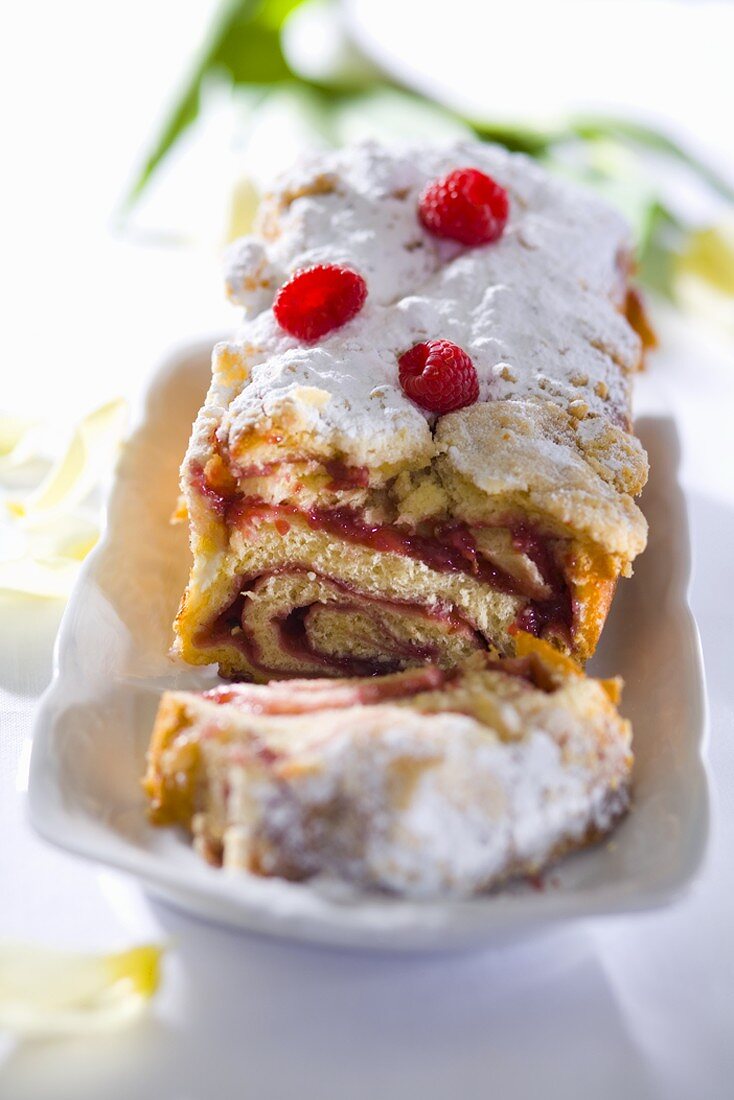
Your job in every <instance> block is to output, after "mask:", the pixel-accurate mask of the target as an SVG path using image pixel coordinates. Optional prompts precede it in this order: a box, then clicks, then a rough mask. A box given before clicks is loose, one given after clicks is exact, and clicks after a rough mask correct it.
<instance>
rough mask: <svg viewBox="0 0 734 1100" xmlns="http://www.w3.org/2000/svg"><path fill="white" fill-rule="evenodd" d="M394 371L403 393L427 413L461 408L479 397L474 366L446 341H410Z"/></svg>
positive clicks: (457, 348)
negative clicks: (408, 349) (410, 346)
mask: <svg viewBox="0 0 734 1100" xmlns="http://www.w3.org/2000/svg"><path fill="white" fill-rule="evenodd" d="M398 370H399V375H400V385H401V386H402V387H403V392H404V393H405V394H407V396H408V397H410V398H411V399H412V400H413V401H415V403H416V404H417V405H420V406H421V408H423V409H427V410H428V411H429V412H433V413H440V414H443V413H447V412H452V411H453V410H454V409H463V408H464V406H465V405H473V404H474V402H475V401H476V399H477V398H478V397H479V379H478V378H477V371H476V367H475V366H474V364H473V363H472V361H471V359H470V358H469V356H468V355H467V354H466V352H465V351H463V350H462V348H459V347H457V346H456V344H452V343H451V342H450V341H449V340H428V341H427V342H426V343H425V344H414V345H413V347H412V348H411V349H410V351H406V352H405V353H404V354H403V355H401V356H400V358H399V359H398Z"/></svg>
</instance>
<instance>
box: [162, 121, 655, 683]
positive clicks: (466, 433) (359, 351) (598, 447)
mask: <svg viewBox="0 0 734 1100" xmlns="http://www.w3.org/2000/svg"><path fill="white" fill-rule="evenodd" d="M629 272H630V251H629V240H628V231H627V227H626V225H625V223H624V222H623V221H622V219H621V218H620V217H619V216H618V215H617V214H616V213H615V212H614V211H613V210H611V209H610V208H609V207H608V206H607V205H606V204H605V203H603V202H602V201H601V200H599V199H598V198H597V197H595V196H593V195H591V194H588V193H586V192H585V191H584V190H582V189H580V188H577V187H576V186H573V185H571V184H570V183H567V182H566V181H562V180H558V179H554V178H552V177H551V176H549V175H548V174H547V173H546V172H545V171H544V170H542V169H541V168H540V167H538V166H537V165H536V164H534V163H533V162H531V161H529V160H528V159H526V158H524V157H522V156H518V155H512V154H509V153H507V152H505V151H504V150H501V149H499V148H496V147H492V146H487V145H481V144H475V143H464V144H457V145H455V146H452V147H450V148H447V149H438V148H432V147H428V148H426V147H419V148H414V149H409V150H403V151H394V150H390V149H384V148H381V147H378V146H375V145H370V144H368V145H364V146H358V147H356V148H351V149H347V150H343V151H340V152H336V153H330V154H326V155H323V156H320V157H318V158H315V159H313V160H308V161H306V162H304V163H302V164H301V165H300V166H299V167H297V168H296V169H294V170H293V172H292V173H291V174H290V175H288V176H287V177H286V178H284V179H281V180H280V182H279V183H278V184H277V186H276V187H275V188H274V189H273V191H272V192H271V193H270V195H268V196H267V197H266V199H265V201H264V203H263V206H262V209H261V212H260V215H259V220H258V224H257V232H256V234H255V235H253V236H251V237H248V238H245V239H244V240H242V241H240V242H238V243H237V244H236V245H234V246H233V249H232V251H231V254H230V260H229V265H228V274H227V289H228V293H229V295H230V297H231V298H232V299H233V300H234V301H235V302H236V303H238V304H239V305H241V306H242V307H244V310H245V314H246V317H245V320H244V322H243V324H242V326H241V328H240V330H239V331H238V333H237V335H236V337H235V339H233V340H232V341H230V342H226V343H222V344H219V345H217V347H216V348H215V350H214V354H213V378H212V383H211V387H210V390H209V393H208V395H207V398H206V402H205V404H204V406H203V408H202V410H201V412H200V414H199V416H198V419H197V421H196V424H195V426H194V431H193V435H192V439H191V443H190V446H189V449H188V453H187V455H186V458H185V461H184V464H183V468H182V492H183V500H184V503H185V508H186V511H187V512H188V517H189V522H190V528H191V547H192V551H193V567H192V570H191V577H190V581H189V585H188V589H187V592H186V594H185V597H184V600H183V602H182V606H181V610H180V614H179V616H178V619H177V622H176V631H177V636H178V641H177V646H178V650H179V652H180V653H181V654H182V655H183V657H184V658H185V659H186V660H187V661H190V662H193V663H209V662H217V663H218V664H219V666H220V668H221V670H222V672H223V673H225V674H228V675H234V676H240V677H249V678H253V679H256V680H267V679H271V678H279V677H289V676H307V677H308V676H333V675H344V676H355V675H356V676H360V675H365V674H371V673H377V672H390V671H394V670H397V669H401V668H406V667H412V666H418V665H422V664H424V663H425V662H426V661H430V662H433V663H436V664H438V665H439V666H441V667H446V668H448V667H452V666H454V665H455V664H456V663H457V662H459V661H461V660H463V659H465V658H466V657H467V656H468V655H469V654H471V653H472V652H473V651H475V650H483V649H489V650H491V651H493V652H497V653H499V654H501V655H505V656H511V655H512V654H513V653H514V650H515V638H516V635H517V632H518V630H523V631H526V632H530V633H531V634H534V635H536V636H538V637H540V638H543V639H545V640H547V641H548V642H550V643H551V644H552V645H553V646H555V647H556V648H558V649H559V650H561V651H563V652H565V653H568V654H571V655H573V656H574V657H575V658H576V659H578V660H584V659H585V658H586V657H588V656H589V655H590V654H591V653H592V652H593V650H594V647H595V646H596V643H597V640H598V637H599V634H600V631H601V628H602V625H603V623H604V619H605V616H606V614H607V611H608V608H609V604H610V601H611V598H612V595H613V592H614V588H615V584H616V582H617V579H618V577H619V576H620V575H622V576H626V575H629V573H630V571H631V563H632V561H633V559H634V558H635V556H636V555H637V554H638V553H639V552H640V551H641V550H642V549H643V548H644V545H645V540H646V525H645V520H644V518H643V516H642V513H641V512H640V510H639V508H638V507H637V505H636V504H635V502H634V499H633V498H634V496H635V495H636V494H638V493H639V492H640V491H641V489H642V486H643V484H644V482H645V479H646V476H647V462H646V457H645V454H644V451H643V449H642V447H641V445H640V443H639V442H638V440H637V439H636V438H635V436H634V435H633V434H632V425H631V419H630V386H631V377H632V375H633V373H634V372H635V371H636V370H637V369H638V368H639V366H640V362H641V357H642V354H643V350H644V347H643V345H644V343H645V339H646V338H647V336H648V332H647V329H646V328H645V325H644V323H643V321H644V318H643V316H642V314H641V311H640V307H639V300H638V298H637V297H636V296H635V295H634V294H633V293H632V292H631V291H630V290H629V287H628V277H629ZM640 334H642V336H641V335H640ZM643 337H645V339H643Z"/></svg>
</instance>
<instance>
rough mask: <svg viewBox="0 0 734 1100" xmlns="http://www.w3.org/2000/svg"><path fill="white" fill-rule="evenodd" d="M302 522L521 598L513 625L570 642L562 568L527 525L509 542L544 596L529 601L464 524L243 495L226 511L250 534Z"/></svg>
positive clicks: (567, 593) (567, 594)
mask: <svg viewBox="0 0 734 1100" xmlns="http://www.w3.org/2000/svg"><path fill="white" fill-rule="evenodd" d="M294 519H297V520H300V521H305V522H306V523H307V524H308V526H309V527H310V528H311V529H312V530H314V531H325V532H326V533H327V534H330V535H333V536H334V537H335V538H338V539H341V540H343V541H345V542H351V543H354V544H355V545H358V546H364V547H368V548H369V549H371V550H376V551H378V552H381V553H384V552H389V553H396V554H403V555H404V556H406V557H409V558H412V559H414V560H417V561H422V562H423V563H424V564H425V565H427V566H428V567H429V568H430V569H433V570H435V571H436V572H438V573H457V572H458V573H466V574H467V575H468V576H471V577H474V578H476V580H478V581H481V582H482V583H484V584H487V585H489V586H490V587H491V588H493V589H494V590H495V591H497V592H504V593H506V594H507V595H510V596H518V597H525V598H526V599H527V600H528V603H527V605H526V607H524V608H523V609H522V611H521V612H520V613H519V616H518V619H517V623H516V626H517V628H518V629H521V630H525V631H527V633H529V634H533V635H535V637H543V636H545V635H547V634H549V633H552V634H555V635H557V636H559V637H560V638H562V639H563V640H564V641H566V642H567V643H569V644H570V642H571V639H572V632H573V602H572V599H571V593H570V590H569V587H568V584H567V583H566V579H565V576H564V574H563V570H562V568H561V567H560V566H559V564H558V562H557V560H556V557H555V555H554V553H553V550H552V547H551V545H550V543H549V540H548V539H546V538H544V537H543V536H542V535H541V534H540V533H539V532H537V531H535V530H533V529H532V528H531V527H530V526H529V525H526V524H518V525H516V526H515V527H513V528H512V529H511V530H510V534H511V538H512V544H513V546H514V548H515V549H516V550H517V551H518V553H520V554H524V555H525V556H526V557H527V558H529V559H530V561H532V562H533V564H534V565H535V567H536V568H537V570H538V573H539V574H540V576H541V578H542V579H543V582H544V584H545V586H546V587H547V589H549V590H550V595H549V596H548V597H547V598H545V599H534V598H533V597H532V596H530V595H529V594H528V592H527V588H526V586H524V585H523V584H522V582H521V581H520V580H519V579H518V578H517V577H514V576H512V574H511V573H508V572H507V571H506V570H503V569H501V568H500V567H499V566H498V565H496V564H495V563H494V562H492V561H490V560H489V559H488V558H486V557H484V556H483V555H482V554H481V553H480V551H479V549H478V547H477V544H476V541H475V538H474V536H473V534H472V532H471V530H470V528H469V527H468V526H467V525H466V524H462V523H453V524H438V525H436V526H435V527H434V528H433V530H431V531H428V532H426V533H418V532H414V531H409V530H405V529H402V528H400V527H397V526H395V525H394V524H370V523H368V522H366V520H365V519H364V518H363V517H362V516H360V515H359V514H358V513H356V512H355V511H353V510H352V509H350V508H333V509H318V508H311V509H309V510H307V511H304V510H301V509H299V508H297V507H295V505H291V504H268V503H266V502H264V501H261V500H255V499H252V498H243V499H241V500H238V501H235V502H233V503H232V504H231V505H230V507H229V508H228V511H227V522H228V524H229V525H230V526H234V527H237V528H238V529H239V530H241V531H245V532H247V531H248V530H251V531H252V533H253V536H254V534H255V532H256V531H257V528H258V527H259V526H260V524H262V523H270V524H272V525H273V526H275V528H276V530H277V531H278V532H279V533H280V534H281V535H285V534H287V532H288V530H289V529H290V525H291V521H292V520H294Z"/></svg>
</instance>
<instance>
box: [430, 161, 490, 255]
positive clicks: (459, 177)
mask: <svg viewBox="0 0 734 1100" xmlns="http://www.w3.org/2000/svg"><path fill="white" fill-rule="evenodd" d="M419 212H420V219H421V221H422V222H423V225H424V226H425V227H426V229H427V230H428V232H429V233H433V235H434V236H435V237H450V238H451V240H453V241H461V243H462V244H468V245H477V244H489V242H490V241H496V240H497V238H498V237H500V236H501V235H502V231H503V229H504V228H505V225H506V224H507V217H508V214H509V212H510V203H509V200H508V198H507V192H506V191H505V189H504V187H500V185H499V184H498V183H496V182H495V181H494V180H493V179H492V178H491V176H485V174H484V172H478V171H477V169H476V168H458V169H457V170H456V171H455V172H451V173H450V174H449V175H448V176H445V177H444V178H443V179H440V180H434V181H433V183H429V184H428V186H427V187H426V189H425V191H424V192H423V194H422V195H421V198H420V204H419Z"/></svg>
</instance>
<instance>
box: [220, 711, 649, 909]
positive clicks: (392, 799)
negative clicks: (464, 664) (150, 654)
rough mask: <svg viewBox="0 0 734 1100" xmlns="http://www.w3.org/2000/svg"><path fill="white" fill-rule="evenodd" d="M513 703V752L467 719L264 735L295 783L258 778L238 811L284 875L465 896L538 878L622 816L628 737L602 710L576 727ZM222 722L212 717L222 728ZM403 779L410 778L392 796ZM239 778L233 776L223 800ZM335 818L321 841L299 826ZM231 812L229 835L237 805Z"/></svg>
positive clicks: (354, 715) (377, 722)
mask: <svg viewBox="0 0 734 1100" xmlns="http://www.w3.org/2000/svg"><path fill="white" fill-rule="evenodd" d="M529 696H530V698H532V699H534V698H537V696H538V693H537V692H529ZM526 701H527V700H526ZM516 703H517V700H516ZM516 703H515V704H510V703H509V702H508V703H506V704H505V709H510V710H513V711H515V716H516V719H517V724H518V725H519V726H520V727H521V728H522V731H523V732H522V735H518V737H517V739H516V740H511V741H503V740H502V739H501V738H500V737H498V736H497V734H496V733H495V731H494V730H493V729H491V728H489V727H487V726H485V725H482V724H480V723H479V722H477V721H476V720H475V719H474V718H472V717H470V716H468V715H461V714H457V713H452V712H445V713H440V714H422V713H420V712H416V711H413V710H412V709H411V708H410V705H407V706H403V707H400V708H398V707H395V706H390V705H381V706H375V707H369V708H367V707H354V708H349V709H346V710H343V711H340V712H339V713H338V714H336V713H335V712H328V711H325V712H323V713H322V714H321V715H319V717H318V720H317V719H316V718H315V717H314V716H311V717H310V718H309V719H307V720H298V719H297V720H295V721H294V720H292V719H291V720H287V719H286V720H283V721H282V722H281V723H280V725H281V727H282V728H281V729H280V730H276V727H277V726H278V723H277V722H273V723H271V726H272V728H271V729H270V730H268V731H265V730H263V731H262V732H261V736H263V737H264V738H265V743H267V744H268V745H271V746H273V747H275V748H276V749H277V751H279V752H283V753H285V755H286V757H291V758H292V760H293V766H292V767H291V766H290V765H288V766H286V768H285V772H284V774H286V775H292V776H293V777H294V778H293V779H289V780H288V781H287V783H286V785H284V784H283V781H282V779H281V778H280V777H279V776H278V774H277V769H276V774H274V775H273V776H272V777H271V776H269V775H268V776H264V775H262V774H261V775H260V778H259V779H258V780H257V781H255V780H254V779H253V780H252V781H250V782H248V785H247V790H246V796H247V797H246V799H245V801H244V802H243V805H245V804H246V805H247V807H252V806H253V805H256V806H257V812H256V814H255V818H254V819H253V820H254V821H256V822H257V824H256V826H255V827H256V828H257V829H258V831H260V830H262V831H264V833H265V834H266V835H268V836H270V837H272V838H278V839H277V840H276V844H277V847H278V849H279V850H280V851H281V853H283V854H284V855H285V857H286V862H287V863H292V862H293V861H294V860H295V865H296V866H298V867H300V868H302V869H303V870H308V871H309V872H318V871H321V872H328V873H331V874H336V875H339V876H343V877H345V878H347V879H351V880H352V881H354V882H358V883H361V884H363V885H367V886H370V885H372V886H374V885H378V886H380V887H383V888H384V887H387V888H390V889H393V890H395V891H396V892H398V893H401V894H405V895H408V896H413V897H424V898H425V897H436V896H440V895H442V894H452V895H455V896H461V895H469V894H471V893H474V892H476V891H478V890H482V889H485V888H486V887H487V886H488V885H490V884H492V883H493V882H495V881H497V880H499V879H501V878H502V877H503V876H505V875H506V874H507V873H508V872H510V871H517V870H518V869H525V870H530V869H539V868H541V867H542V866H543V865H544V864H545V863H546V862H547V861H548V859H549V858H550V857H551V856H552V855H553V853H554V852H555V851H556V850H557V849H558V848H559V847H560V846H561V845H564V844H567V843H577V844H578V843H581V842H582V841H583V839H584V837H585V835H586V833H587V830H588V829H589V827H590V826H593V827H594V828H595V829H596V830H598V831H599V832H606V831H608V830H609V828H610V827H611V826H612V824H613V823H614V820H615V818H616V817H617V816H618V814H619V812H620V811H621V810H622V809H623V808H624V807H625V805H626V779H627V773H628V767H629V756H628V742H627V737H628V734H627V728H626V726H625V725H624V724H623V723H621V722H620V721H619V720H618V719H613V718H606V717H605V716H604V715H603V714H602V713H601V712H600V711H597V712H596V713H595V714H594V715H593V717H592V716H591V715H590V716H588V717H586V718H580V717H578V716H576V715H575V714H574V713H573V710H572V709H567V708H566V707H564V706H562V705H558V704H555V703H554V702H553V701H552V700H543V701H542V703H540V704H539V703H533V702H531V703H530V705H529V706H527V707H524V706H523V705H522V703H520V706H519V707H518V706H516ZM228 712H229V714H231V713H232V712H231V711H230V710H229V708H228V707H227V706H226V705H225V706H224V707H221V708H220V714H219V718H220V721H223V722H224V723H225V726H226V722H227V714H228ZM233 717H234V720H235V721H236V716H233ZM602 731H604V732H602ZM602 739H603V743H604V750H603V751H599V746H600V743H601V741H602ZM303 764H305V767H304V766H302V765H303ZM406 767H407V768H408V775H409V776H410V775H412V776H413V778H412V779H410V778H409V779H408V780H407V784H406V785H405V786H401V785H400V782H399V780H398V782H397V785H396V775H397V776H399V775H400V774H401V771H402V770H403V769H405V768H406ZM396 768H397V771H396V770H395V769H396ZM237 773H238V766H237V765H236V764H235V765H233V766H232V767H231V768H230V769H228V772H227V774H228V776H229V780H230V786H231V787H235V786H236V785H237V783H236V779H237ZM615 791H617V793H616V794H615V793H614V792H615ZM334 806H339V807H341V808H342V811H344V809H345V807H347V806H348V808H349V813H348V815H347V816H345V817H344V818H343V821H342V824H341V825H340V826H338V827H337V828H335V829H334V830H333V831H332V832H329V831H326V832H320V833H319V834H317V835H318V837H319V839H318V841H316V840H315V834H313V833H310V834H309V833H308V832H307V831H304V825H305V823H307V822H308V821H309V820H313V815H314V814H316V815H318V814H319V812H320V810H323V809H325V808H326V810H327V819H328V815H329V811H328V807H334ZM229 812H230V814H231V815H233V816H230V820H232V821H234V822H236V823H238V822H239V818H240V816H241V815H242V813H243V811H241V810H240V808H239V806H237V805H234V804H230V807H229ZM248 812H249V811H248ZM350 821H356V822H359V833H358V834H355V836H353V837H352V834H351V833H350V824H349V822H350ZM349 838H351V839H349ZM348 852H350V854H347V853H348Z"/></svg>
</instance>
